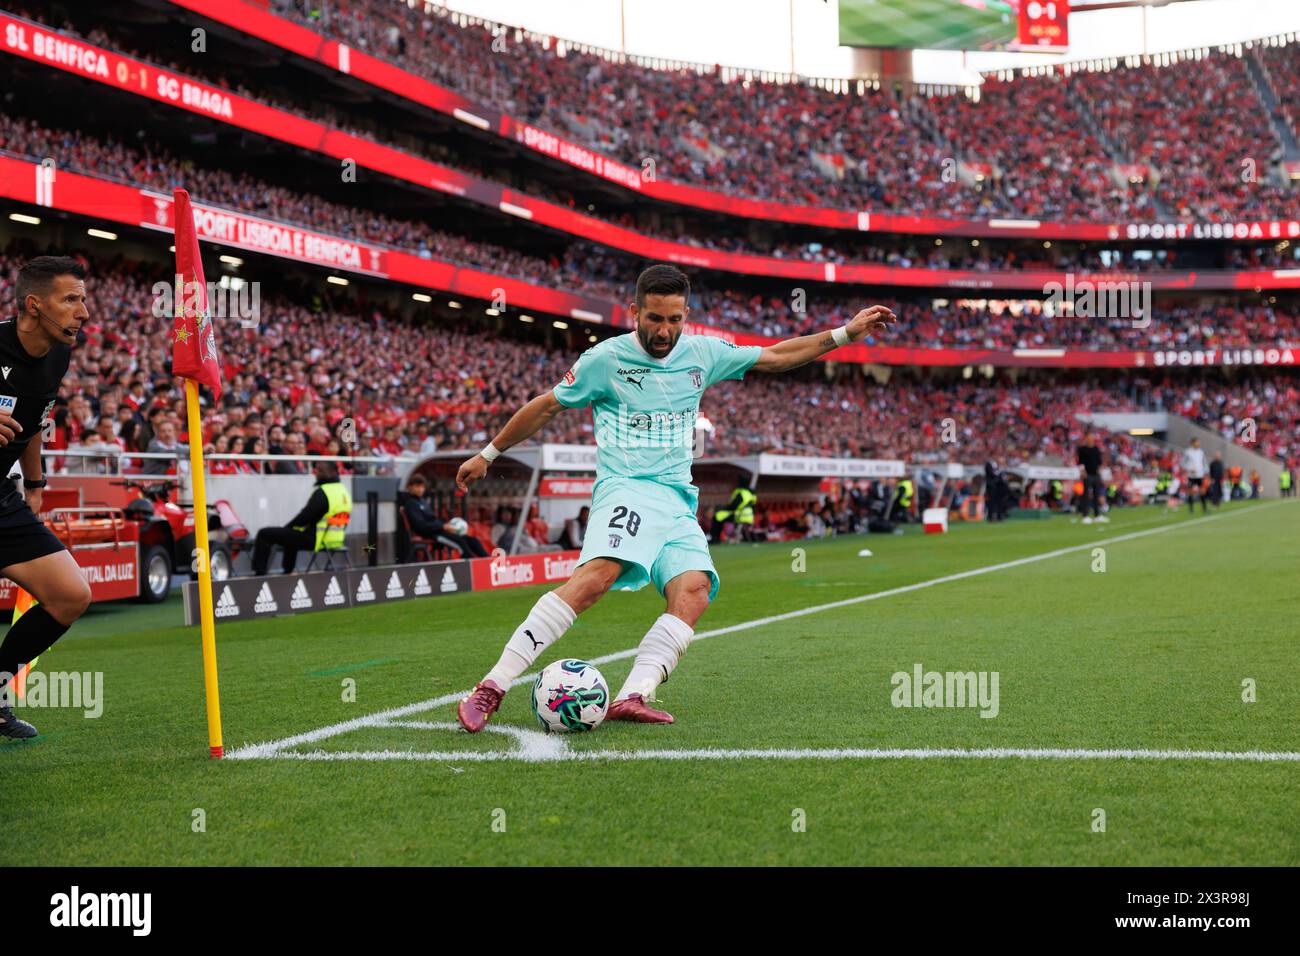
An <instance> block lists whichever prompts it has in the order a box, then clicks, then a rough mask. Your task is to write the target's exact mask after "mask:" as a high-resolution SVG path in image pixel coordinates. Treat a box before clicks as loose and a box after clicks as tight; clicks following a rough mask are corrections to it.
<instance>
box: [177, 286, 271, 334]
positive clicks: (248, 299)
mask: <svg viewBox="0 0 1300 956" xmlns="http://www.w3.org/2000/svg"><path fill="white" fill-rule="evenodd" d="M152 291H153V314H154V317H155V318H159V319H170V318H174V317H175V316H176V313H177V312H178V311H180V312H181V313H192V314H197V313H199V312H200V311H202V310H201V308H200V306H201V304H202V302H203V298H202V293H203V292H205V291H206V292H207V303H208V315H209V317H211V318H213V319H234V320H236V321H237V322H238V323H239V324H240V325H241V326H243V327H244V328H246V329H255V328H257V327H258V325H259V324H260V323H261V321H262V318H261V317H262V283H260V282H246V281H245V280H243V279H241V278H239V277H238V276H222V277H221V279H220V280H219V281H216V282H213V281H209V282H207V283H206V285H200V284H199V283H197V282H189V281H186V279H185V277H184V276H181V275H177V276H176V278H175V280H174V281H173V282H171V283H167V282H155V283H154V285H153V290H152ZM178 303H179V304H180V309H179V310H178V309H177V304H178Z"/></svg>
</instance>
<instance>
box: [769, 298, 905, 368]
mask: <svg viewBox="0 0 1300 956" xmlns="http://www.w3.org/2000/svg"><path fill="white" fill-rule="evenodd" d="M897 321H898V316H896V315H894V313H893V312H892V311H891V310H890V309H888V308H886V307H885V306H883V305H873V306H872V307H871V308H869V309H863V310H862V311H861V312H859V313H858V314H857V315H855V316H854V317H853V318H852V319H851V320H850V321H849V323H848V324H847V325H845V326H843V327H842V328H839V329H834V330H832V331H828V332H814V333H813V334H812V335H801V336H799V337H798V338H793V339H786V340H785V341H784V342H777V343H776V345H769V346H768V347H767V348H765V349H763V351H762V352H761V353H760V354H759V356H758V361H757V362H755V363H754V367H753V368H752V369H751V371H754V372H787V371H789V370H790V369H792V368H798V367H799V366H800V365H807V364H808V363H809V362H811V361H813V360H814V359H817V358H820V357H821V356H823V355H825V354H826V353H827V352H832V351H834V350H835V349H837V348H839V347H840V346H841V345H847V344H848V343H850V342H857V341H858V340H860V339H864V338H866V337H867V336H868V335H879V334H880V333H881V332H884V331H885V330H886V329H888V328H889V327H890V326H891V325H893V324H894V323H895V322H897Z"/></svg>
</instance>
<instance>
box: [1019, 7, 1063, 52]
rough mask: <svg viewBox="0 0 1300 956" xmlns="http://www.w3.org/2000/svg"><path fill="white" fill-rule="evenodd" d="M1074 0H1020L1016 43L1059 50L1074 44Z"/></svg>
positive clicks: (1021, 46)
mask: <svg viewBox="0 0 1300 956" xmlns="http://www.w3.org/2000/svg"><path fill="white" fill-rule="evenodd" d="M1069 24H1070V0H1020V28H1019V32H1018V33H1017V36H1016V46H1017V47H1018V48H1019V49H1022V50H1042V51H1043V52H1058V51H1063V50H1065V49H1067V48H1068V47H1069V45H1070V28H1069Z"/></svg>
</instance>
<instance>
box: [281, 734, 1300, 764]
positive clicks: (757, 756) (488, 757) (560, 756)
mask: <svg viewBox="0 0 1300 956" xmlns="http://www.w3.org/2000/svg"><path fill="white" fill-rule="evenodd" d="M453 726H459V725H453ZM489 726H490V725H489ZM561 743H562V741H561ZM276 756H277V757H287V758H291V759H294V760H434V761H448V762H454V763H460V762H462V761H469V762H475V763H484V762H489V761H498V760H518V761H522V762H525V763H555V762H560V761H575V760H587V761H591V760H625V761H626V760H936V759H951V758H957V759H963V760H1009V759H1010V760H1014V759H1019V760H1239V761H1248V762H1251V763H1279V762H1286V763H1296V762H1300V753H1293V752H1281V753H1279V752H1275V751H1266V750H1241V751H1231V750H1132V749H1115V750H1088V749H1085V748H1067V749H1039V748H1018V747H987V748H983V749H980V750H965V749H961V748H932V747H918V748H892V747H891V748H869V749H857V748H842V747H834V748H820V749H819V748H805V749H784V750H720V749H715V748H708V749H704V750H569V749H567V745H562V746H561V748H560V749H558V750H557V751H555V752H554V753H552V754H547V755H539V754H536V753H527V752H525V751H522V750H521V751H505V750H460V751H454V752H453V751H425V750H342V751H335V752H330V751H326V750H313V751H311V752H309V753H302V752H300V751H291V752H286V753H278V754H276Z"/></svg>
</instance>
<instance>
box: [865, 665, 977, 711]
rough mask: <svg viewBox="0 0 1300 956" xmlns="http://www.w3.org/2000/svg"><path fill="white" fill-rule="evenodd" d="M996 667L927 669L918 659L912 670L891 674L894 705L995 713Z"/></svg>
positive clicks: (892, 702)
mask: <svg viewBox="0 0 1300 956" xmlns="http://www.w3.org/2000/svg"><path fill="white" fill-rule="evenodd" d="M1000 679H1001V675H1000V674H999V673H998V672H997V671H945V672H940V671H927V670H926V669H925V668H924V667H923V666H922V665H921V664H920V663H917V664H913V665H912V672H911V673H910V674H909V673H908V672H907V671H896V672H895V673H894V674H893V676H891V677H890V679H889V682H890V684H891V685H893V688H894V690H893V693H891V694H890V696H889V702H890V703H891V704H893V706H895V707H948V708H952V707H972V708H974V707H978V708H979V712H980V716H981V717H996V716H997V715H998V710H999V709H1000V704H999V697H998V684H999V681H1000Z"/></svg>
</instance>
